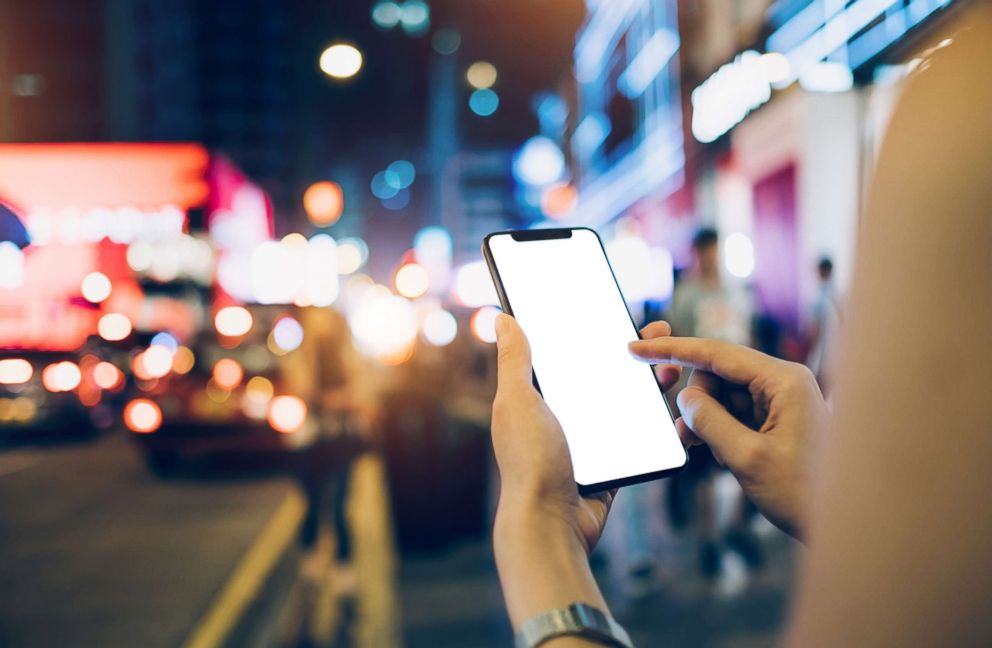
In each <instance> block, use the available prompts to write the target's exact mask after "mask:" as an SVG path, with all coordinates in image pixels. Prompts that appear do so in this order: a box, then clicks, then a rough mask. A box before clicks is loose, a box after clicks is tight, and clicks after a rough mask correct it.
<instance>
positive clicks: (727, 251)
mask: <svg viewBox="0 0 992 648" xmlns="http://www.w3.org/2000/svg"><path fill="white" fill-rule="evenodd" d="M723 264H724V266H725V267H726V268H727V272H729V273H730V274H731V275H733V276H735V277H738V278H740V279H747V278H748V277H750V276H751V273H753V272H754V244H753V243H752V242H751V239H750V238H748V237H747V235H745V234H741V233H740V232H734V233H733V234H731V235H730V236H728V237H727V239H726V240H725V241H724V242H723Z"/></svg>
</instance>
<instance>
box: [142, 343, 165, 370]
mask: <svg viewBox="0 0 992 648" xmlns="http://www.w3.org/2000/svg"><path fill="white" fill-rule="evenodd" d="M141 364H142V366H143V367H144V370H145V371H144V373H145V375H146V376H148V377H149V378H162V377H164V376H166V375H168V373H169V372H170V371H172V353H171V352H170V351H169V349H167V348H166V347H164V346H161V345H158V344H153V345H151V346H150V347H148V348H147V349H146V350H145V352H144V353H142V354H141Z"/></svg>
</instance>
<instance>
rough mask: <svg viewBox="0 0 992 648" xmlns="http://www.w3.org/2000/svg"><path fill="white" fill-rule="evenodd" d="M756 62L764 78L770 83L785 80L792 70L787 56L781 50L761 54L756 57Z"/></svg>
mask: <svg viewBox="0 0 992 648" xmlns="http://www.w3.org/2000/svg"><path fill="white" fill-rule="evenodd" d="M758 64H759V65H760V66H761V71H762V73H763V74H764V75H765V79H767V80H768V83H771V84H776V83H781V82H782V81H785V80H786V79H788V78H789V74H790V73H791V71H792V67H791V65H790V64H789V59H788V57H786V55H785V54H782V53H781V52H768V53H767V54H762V55H761V58H759V59H758Z"/></svg>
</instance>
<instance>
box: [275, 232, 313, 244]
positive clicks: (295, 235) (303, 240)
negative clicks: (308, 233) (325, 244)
mask: <svg viewBox="0 0 992 648" xmlns="http://www.w3.org/2000/svg"><path fill="white" fill-rule="evenodd" d="M279 242H280V243H282V244H283V245H285V246H287V247H291V248H299V247H303V248H305V247H306V246H307V237H305V236H303V235H302V234H300V233H299V232H291V233H289V234H287V235H286V236H284V237H282V240H281V241H279Z"/></svg>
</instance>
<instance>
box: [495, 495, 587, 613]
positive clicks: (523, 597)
mask: <svg viewBox="0 0 992 648" xmlns="http://www.w3.org/2000/svg"><path fill="white" fill-rule="evenodd" d="M493 550H494V554H495V558H496V566H497V569H498V571H499V576H500V584H501V585H502V589H503V596H504V598H505V600H506V604H507V610H508V611H509V613H510V619H511V622H512V623H513V626H514V628H515V629H516V628H518V627H519V625H520V624H521V623H522V622H523V621H525V620H526V619H529V618H531V617H533V616H535V615H537V614H541V613H543V612H546V611H547V610H550V609H554V608H560V607H565V606H568V605H570V604H572V603H574V602H576V601H581V602H584V603H587V604H589V605H592V606H595V607H599V608H601V609H603V610H606V603H605V601H604V600H603V598H602V595H601V594H600V592H599V588H598V587H597V585H596V581H595V579H594V578H593V576H592V571H591V569H590V567H589V557H588V547H587V546H586V543H585V541H584V540H582V538H581V536H580V534H579V533H577V531H576V530H575V529H574V527H573V526H572V525H570V524H568V523H567V522H566V521H565V518H564V517H563V516H561V515H560V514H555V513H554V512H549V511H548V509H547V507H544V506H541V505H540V504H534V503H528V504H526V505H524V503H523V502H518V501H514V502H507V501H501V502H500V505H499V509H498V510H497V513H496V521H495V523H494V526H493Z"/></svg>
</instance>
